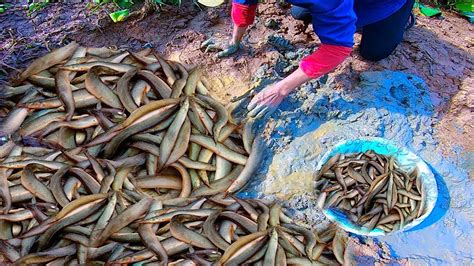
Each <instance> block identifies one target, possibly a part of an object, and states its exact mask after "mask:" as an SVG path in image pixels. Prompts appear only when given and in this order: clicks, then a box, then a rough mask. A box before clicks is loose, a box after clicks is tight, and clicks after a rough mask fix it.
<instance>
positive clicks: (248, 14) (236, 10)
mask: <svg viewBox="0 0 474 266" xmlns="http://www.w3.org/2000/svg"><path fill="white" fill-rule="evenodd" d="M256 11H257V5H243V4H239V3H236V2H232V20H233V21H234V24H235V25H237V26H238V27H247V26H249V25H252V23H253V21H254V20H255V13H256Z"/></svg>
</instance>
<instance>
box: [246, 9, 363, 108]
mask: <svg viewBox="0 0 474 266" xmlns="http://www.w3.org/2000/svg"><path fill="white" fill-rule="evenodd" d="M312 5H313V6H311V7H310V8H309V9H310V11H311V13H312V17H313V28H314V29H315V32H316V34H317V35H318V37H319V38H320V40H321V43H322V44H321V46H320V47H319V49H318V50H316V51H315V52H314V53H312V54H311V55H309V56H307V57H305V58H304V59H303V60H302V61H301V63H300V67H299V68H298V69H297V70H296V71H295V72H294V73H292V74H291V75H289V76H288V77H286V78H285V79H283V80H282V81H280V82H277V83H276V84H273V85H271V86H269V87H268V88H265V89H264V90H263V91H262V92H260V93H259V94H257V95H256V96H255V97H254V99H252V101H251V103H250V104H249V106H248V109H249V110H250V112H249V116H263V115H265V114H264V112H272V111H274V110H275V109H276V107H277V106H278V105H279V104H280V103H281V101H282V100H283V99H284V98H285V97H286V96H287V95H288V94H290V93H291V92H292V91H293V90H295V89H296V88H297V87H299V86H301V85H302V84H303V83H305V82H307V81H309V80H311V79H315V78H319V77H320V76H322V75H324V74H326V73H328V72H330V71H332V70H334V69H335V68H336V67H337V66H338V65H339V64H341V63H342V62H343V61H344V60H345V59H346V58H347V57H348V56H349V55H350V53H351V51H352V46H353V35H354V33H355V22H356V16H355V13H354V11H353V8H352V7H353V0H334V1H314V2H312Z"/></svg>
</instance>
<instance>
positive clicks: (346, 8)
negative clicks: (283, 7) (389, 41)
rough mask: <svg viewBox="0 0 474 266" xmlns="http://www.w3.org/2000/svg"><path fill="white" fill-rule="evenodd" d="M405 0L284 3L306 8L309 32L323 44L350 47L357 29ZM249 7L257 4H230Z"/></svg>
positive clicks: (248, 0)
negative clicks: (310, 23)
mask: <svg viewBox="0 0 474 266" xmlns="http://www.w3.org/2000/svg"><path fill="white" fill-rule="evenodd" d="M406 1H407V0H287V2H288V3H290V4H292V5H295V6H299V7H303V8H307V9H308V10H309V11H310V12H311V15H312V19H313V28H314V31H315V33H316V34H317V35H318V37H319V39H320V40H321V42H322V43H324V44H332V45H341V46H346V47H352V46H353V45H354V33H355V31H356V29H357V28H360V27H363V26H365V25H368V24H371V23H374V22H377V21H380V20H383V19H385V18H387V17H389V16H390V15H391V14H393V13H395V12H396V11H398V10H399V9H400V8H401V7H402V6H403V5H404V4H405V3H406ZM234 2H237V3H240V4H244V5H252V4H257V0H234Z"/></svg>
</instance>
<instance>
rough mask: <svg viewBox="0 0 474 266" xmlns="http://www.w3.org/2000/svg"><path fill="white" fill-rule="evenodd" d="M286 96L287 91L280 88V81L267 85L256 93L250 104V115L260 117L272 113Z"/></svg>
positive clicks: (248, 108)
mask: <svg viewBox="0 0 474 266" xmlns="http://www.w3.org/2000/svg"><path fill="white" fill-rule="evenodd" d="M286 96H287V93H285V92H284V90H282V89H281V88H280V86H279V83H275V84H273V85H270V86H268V87H266V88H265V89H264V90H262V91H261V92H259V93H258V94H257V95H255V97H254V98H253V99H252V101H251V102H250V104H249V105H248V107H247V110H248V111H249V113H248V116H249V117H255V118H256V119H258V118H262V117H267V116H269V115H271V114H272V113H273V112H275V110H276V109H277V108H278V106H279V105H280V103H281V102H282V101H283V99H285V97H286Z"/></svg>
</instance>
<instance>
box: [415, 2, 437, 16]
mask: <svg viewBox="0 0 474 266" xmlns="http://www.w3.org/2000/svg"><path fill="white" fill-rule="evenodd" d="M419 8H420V12H421V14H423V15H425V16H427V17H436V16H441V15H442V13H441V10H439V9H438V8H432V7H429V6H425V5H423V4H419Z"/></svg>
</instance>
